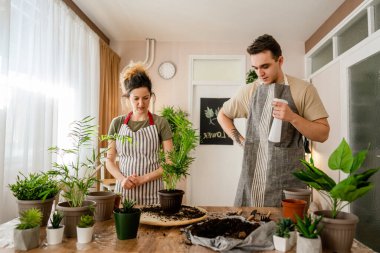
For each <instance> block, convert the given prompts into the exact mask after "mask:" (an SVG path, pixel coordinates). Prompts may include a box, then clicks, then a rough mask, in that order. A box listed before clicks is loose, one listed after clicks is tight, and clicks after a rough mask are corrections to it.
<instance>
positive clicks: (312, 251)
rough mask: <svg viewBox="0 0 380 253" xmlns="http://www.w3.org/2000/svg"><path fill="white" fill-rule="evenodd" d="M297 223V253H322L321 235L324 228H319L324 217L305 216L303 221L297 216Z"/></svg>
mask: <svg viewBox="0 0 380 253" xmlns="http://www.w3.org/2000/svg"><path fill="white" fill-rule="evenodd" d="M296 219H297V223H296V227H297V231H298V238H297V252H308V253H321V252H322V245H321V238H320V237H319V234H320V232H321V229H322V227H320V226H319V227H318V223H319V222H320V221H321V219H322V217H321V216H319V217H316V218H314V219H313V218H312V217H311V215H305V216H304V218H303V219H301V218H300V217H299V216H298V215H296Z"/></svg>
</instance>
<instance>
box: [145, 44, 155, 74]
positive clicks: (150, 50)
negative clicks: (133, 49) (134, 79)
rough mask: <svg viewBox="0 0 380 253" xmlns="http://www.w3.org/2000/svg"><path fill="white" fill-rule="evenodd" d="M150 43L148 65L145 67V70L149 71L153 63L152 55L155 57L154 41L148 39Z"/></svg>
mask: <svg viewBox="0 0 380 253" xmlns="http://www.w3.org/2000/svg"><path fill="white" fill-rule="evenodd" d="M149 41H150V43H149V45H150V48H149V63H148V65H146V69H149V68H150V67H152V65H153V62H154V55H155V45H156V40H155V39H149Z"/></svg>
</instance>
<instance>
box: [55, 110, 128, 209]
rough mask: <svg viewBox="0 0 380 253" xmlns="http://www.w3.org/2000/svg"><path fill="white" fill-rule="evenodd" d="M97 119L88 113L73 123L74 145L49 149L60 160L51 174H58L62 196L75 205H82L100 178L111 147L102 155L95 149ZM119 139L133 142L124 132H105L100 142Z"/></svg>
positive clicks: (72, 136)
mask: <svg viewBox="0 0 380 253" xmlns="http://www.w3.org/2000/svg"><path fill="white" fill-rule="evenodd" d="M93 120H94V118H93V117H90V116H87V117H85V118H83V119H82V120H77V121H74V122H73V123H72V124H71V129H70V133H69V137H70V138H71V141H72V147H71V148H59V147H56V146H55V147H51V148H49V150H50V151H51V152H52V153H54V154H56V155H57V156H58V157H59V162H53V169H52V170H50V171H49V172H48V173H49V175H53V176H56V177H57V180H58V182H59V185H60V187H61V189H62V191H63V193H62V196H63V197H64V198H65V199H66V200H67V201H68V202H69V205H70V206H71V207H80V206H82V204H83V201H84V199H85V196H86V195H87V194H88V192H89V189H90V188H91V187H92V186H93V185H94V183H96V182H97V181H98V180H97V171H98V170H99V169H100V168H101V166H103V165H102V164H101V163H100V158H101V157H102V156H104V154H105V153H106V152H107V149H106V150H103V151H101V152H99V153H98V154H97V152H96V151H95V146H96V142H97V135H98V133H97V128H98V127H97V126H96V125H93V124H92V123H91V122H92V121H93ZM117 138H119V139H121V140H122V141H125V140H128V141H131V137H129V136H120V135H115V136H107V135H103V136H102V137H101V138H100V141H104V140H115V139H117ZM84 153H91V155H89V156H86V157H83V155H84Z"/></svg>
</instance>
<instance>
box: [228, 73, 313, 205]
mask: <svg viewBox="0 0 380 253" xmlns="http://www.w3.org/2000/svg"><path fill="white" fill-rule="evenodd" d="M285 83H287V80H285ZM273 98H281V99H285V100H287V101H288V105H289V107H290V109H291V110H292V111H293V112H295V113H297V114H299V113H298V110H297V108H296V106H295V104H294V101H293V98H292V96H291V93H290V87H289V85H285V84H271V85H265V84H262V85H260V86H259V87H258V88H257V90H256V91H255V92H254V94H253V95H252V99H251V104H250V109H249V116H248V120H247V132H246V137H245V145H244V157H243V168H242V172H241V175H240V180H239V185H238V190H237V193H236V198H235V206H257V207H261V206H266V207H270V206H273V207H278V206H281V200H282V190H283V189H285V188H289V187H292V188H294V187H301V188H305V187H306V186H305V185H304V184H303V183H302V182H301V181H300V180H298V179H296V177H294V176H293V174H292V172H293V171H295V170H296V169H297V168H301V163H300V161H299V159H302V158H304V156H305V151H304V147H303V140H302V135H301V133H300V132H298V130H297V129H296V128H295V127H294V126H293V125H292V124H290V123H289V122H285V121H283V122H282V130H281V142H279V143H272V142H270V141H268V136H269V130H270V127H271V124H272V121H273V117H272V101H273Z"/></svg>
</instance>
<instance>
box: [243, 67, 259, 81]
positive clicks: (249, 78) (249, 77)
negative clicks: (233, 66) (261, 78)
mask: <svg viewBox="0 0 380 253" xmlns="http://www.w3.org/2000/svg"><path fill="white" fill-rule="evenodd" d="M256 79H257V74H256V71H255V70H253V69H250V70H248V72H247V74H246V77H245V83H246V84H249V83H253V82H254V81H256Z"/></svg>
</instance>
